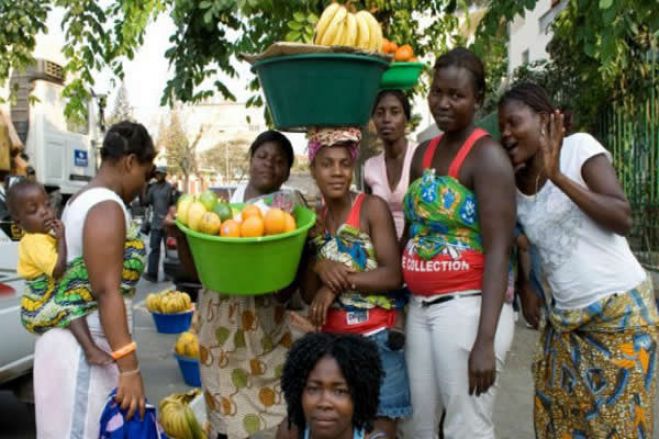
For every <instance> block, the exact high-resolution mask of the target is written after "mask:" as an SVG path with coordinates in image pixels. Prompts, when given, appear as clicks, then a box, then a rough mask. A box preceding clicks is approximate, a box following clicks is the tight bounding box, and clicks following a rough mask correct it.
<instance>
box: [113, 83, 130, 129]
mask: <svg viewBox="0 0 659 439" xmlns="http://www.w3.org/2000/svg"><path fill="white" fill-rule="evenodd" d="M124 120H130V121H134V117H133V107H132V105H130V100H129V99H128V91H127V90H126V84H125V83H124V82H122V83H121V86H120V87H119V91H118V92H117V97H116V98H115V101H114V107H113V109H112V113H110V116H109V117H108V120H107V126H111V125H114V124H115V123H117V122H121V121H124Z"/></svg>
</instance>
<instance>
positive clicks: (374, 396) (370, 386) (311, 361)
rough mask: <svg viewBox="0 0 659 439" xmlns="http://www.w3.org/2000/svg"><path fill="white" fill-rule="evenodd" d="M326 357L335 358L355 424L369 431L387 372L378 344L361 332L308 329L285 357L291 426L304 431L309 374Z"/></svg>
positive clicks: (284, 379) (283, 379)
mask: <svg viewBox="0 0 659 439" xmlns="http://www.w3.org/2000/svg"><path fill="white" fill-rule="evenodd" d="M323 357H331V358H334V360H336V362H337V363H338V365H339V368H340V369H341V373H342V374H343V376H344V378H345V380H346V382H347V383H348V388H349V389H350V396H351V397H352V401H353V405H354V414H353V417H352V425H353V427H354V428H356V429H364V430H366V431H367V432H369V431H371V430H372V429H373V420H374V419H375V417H376V415H377V409H378V402H379V397H380V380H381V379H382V377H383V375H384V373H383V371H382V363H381V361H380V355H379V353H378V348H377V346H376V345H375V343H373V342H372V341H370V340H368V339H366V338H364V337H362V336H360V335H338V334H329V333H324V332H316V333H309V334H307V335H305V336H304V337H302V338H301V339H299V340H298V341H296V342H295V344H294V345H293V347H292V348H291V350H290V351H289V352H288V356H287V357H286V363H285V364H284V371H283V374H282V377H281V388H282V390H283V392H284V398H285V399H286V404H287V405H288V422H289V427H290V425H291V424H295V425H296V426H297V427H298V429H299V430H300V433H301V434H302V433H303V432H304V430H305V428H306V419H305V417H304V410H303V408H302V393H303V392H304V388H305V386H306V384H307V379H308V378H309V374H310V373H311V371H312V370H313V368H314V367H316V364H317V363H318V361H320V359H322V358H323Z"/></svg>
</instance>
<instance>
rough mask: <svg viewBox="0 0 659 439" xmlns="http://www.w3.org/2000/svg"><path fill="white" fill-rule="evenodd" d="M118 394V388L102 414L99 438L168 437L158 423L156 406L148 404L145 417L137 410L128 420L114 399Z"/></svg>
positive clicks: (143, 438) (161, 438)
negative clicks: (142, 417)
mask: <svg viewBox="0 0 659 439" xmlns="http://www.w3.org/2000/svg"><path fill="white" fill-rule="evenodd" d="M116 394H117V389H114V390H113V391H112V392H111V393H110V396H109V397H108V402H107V403H106V404H105V408H104V409H103V413H102V414H101V431H100V433H99V436H98V437H99V439H167V435H166V434H165V432H164V431H163V429H162V427H161V426H160V424H158V418H157V416H156V408H155V407H154V406H152V405H150V404H147V405H146V410H145V412H144V419H140V414H139V413H137V412H136V413H135V414H134V415H133V417H132V418H131V420H130V421H127V420H126V418H125V417H124V413H123V412H122V411H121V407H119V404H117V402H116V401H115V400H114V398H115V396H116Z"/></svg>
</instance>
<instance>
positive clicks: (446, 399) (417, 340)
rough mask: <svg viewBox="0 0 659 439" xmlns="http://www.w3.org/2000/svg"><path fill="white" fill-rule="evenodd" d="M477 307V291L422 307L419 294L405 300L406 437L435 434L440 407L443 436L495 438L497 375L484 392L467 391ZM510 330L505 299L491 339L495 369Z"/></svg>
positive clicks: (423, 438) (502, 359)
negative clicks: (409, 400) (408, 400)
mask: <svg viewBox="0 0 659 439" xmlns="http://www.w3.org/2000/svg"><path fill="white" fill-rule="evenodd" d="M480 308H481V297H480V296H475V297H464V298H456V299H453V300H450V301H448V302H445V303H441V304H436V305H431V306H427V307H423V306H422V305H421V303H420V302H419V300H418V296H417V297H413V298H412V300H411V301H410V307H409V312H408V316H407V328H406V335H407V338H406V345H405V352H406V357H407V368H408V374H409V379H410V390H411V392H412V407H413V411H414V414H413V416H412V418H411V419H410V420H409V421H408V422H407V425H406V426H404V432H405V437H406V438H414V439H434V438H436V437H437V430H438V426H439V421H440V418H441V413H442V410H446V418H445V420H444V437H445V438H446V439H464V438H470V439H479V438H488V439H490V438H494V422H493V420H492V411H493V408H494V400H495V395H496V388H497V382H498V379H497V382H495V384H494V386H492V387H490V389H489V390H488V391H487V393H485V394H481V395H480V396H475V395H469V374H468V361H469V354H470V352H471V348H472V346H473V344H474V341H475V340H476V335H477V332H478V322H479V317H480ZM514 331H515V323H514V319H513V309H512V306H511V305H509V304H504V305H503V308H502V310H501V316H500V318H499V325H498V327H497V333H496V336H495V342H494V350H495V355H496V368H497V375H498V374H500V373H501V371H502V369H503V365H504V362H505V359H506V354H507V352H508V350H509V349H510V345H511V343H512V340H513V334H514Z"/></svg>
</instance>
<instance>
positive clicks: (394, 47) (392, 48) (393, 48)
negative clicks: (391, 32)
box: [389, 41, 398, 55]
mask: <svg viewBox="0 0 659 439" xmlns="http://www.w3.org/2000/svg"><path fill="white" fill-rule="evenodd" d="M397 50H398V44H396V43H394V42H393V41H389V53H391V54H392V55H393V54H394V53H396V51H397Z"/></svg>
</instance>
